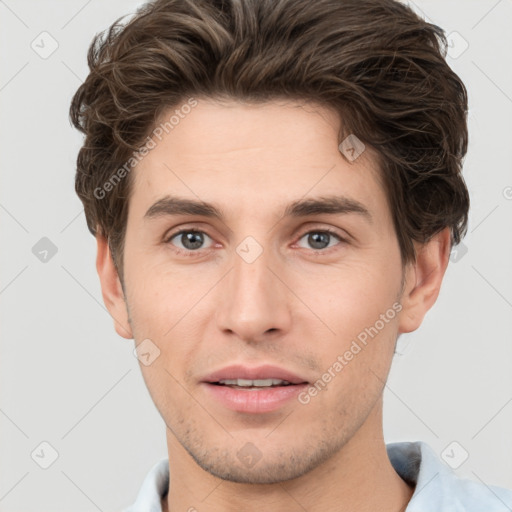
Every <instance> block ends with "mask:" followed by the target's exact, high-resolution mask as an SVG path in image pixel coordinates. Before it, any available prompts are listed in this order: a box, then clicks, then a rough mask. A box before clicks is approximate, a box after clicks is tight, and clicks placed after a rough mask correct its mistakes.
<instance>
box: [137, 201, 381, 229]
mask: <svg viewBox="0 0 512 512" xmlns="http://www.w3.org/2000/svg"><path fill="white" fill-rule="evenodd" d="M348 213H355V214H357V215H360V216H361V217H362V218H364V219H365V220H366V221H367V222H369V223H370V224H371V223H372V222H373V218H372V215H371V213H370V211H369V210H368V209H367V208H366V207H365V206H364V205H363V204H362V203H360V202H359V201H356V200H354V199H351V198H348V197H345V196H322V197H318V198H309V199H299V200H297V201H294V202H292V203H290V204H289V205H287V206H286V208H285V211H284V214H283V217H307V216H311V215H320V214H328V215H339V214H348ZM172 215H190V216H192V215H198V216H202V217H209V218H216V219H219V220H223V219H224V218H225V214H224V212H223V211H222V209H221V208H218V207H217V206H215V205H214V204H211V203H206V202H204V201H196V200H194V199H188V198H184V197H176V196H169V195H168V196H165V197H162V198H161V199H159V200H158V201H156V202H155V203H154V204H153V205H151V206H150V208H149V209H148V210H147V212H146V213H145V215H144V218H145V219H154V218H158V217H166V216H172Z"/></svg>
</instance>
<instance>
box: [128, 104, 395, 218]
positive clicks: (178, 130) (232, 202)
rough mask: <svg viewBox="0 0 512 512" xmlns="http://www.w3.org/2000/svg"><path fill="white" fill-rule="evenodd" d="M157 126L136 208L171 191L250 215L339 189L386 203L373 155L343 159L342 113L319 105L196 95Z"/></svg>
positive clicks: (138, 172) (138, 180)
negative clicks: (341, 141)
mask: <svg viewBox="0 0 512 512" xmlns="http://www.w3.org/2000/svg"><path fill="white" fill-rule="evenodd" d="M185 112H186V113H185ZM171 118H172V121H173V122H172V124H171V123H170V122H169V121H170V120H171ZM165 123H167V124H165ZM158 127H160V131H159V132H156V133H158V136H157V137H156V136H154V135H153V141H154V143H155V145H154V147H153V149H151V151H150V152H149V153H148V154H147V156H145V157H144V158H143V159H142V160H141V161H140V162H139V163H138V164H137V166H136V167H135V169H134V171H133V174H134V176H133V177H134V184H133V190H132V197H131V202H133V203H134V204H133V207H134V208H135V209H142V208H146V210H147V208H149V207H150V206H151V205H152V204H154V202H155V201H158V200H159V199H161V198H162V197H163V196H165V195H175V196H180V197H189V198H190V199H196V200H204V201H208V202H211V203H216V204H224V205H225V209H227V210H229V209H230V208H232V209H234V208H237V210H238V211H240V209H243V210H245V211H246V212H250V211H251V209H252V211H254V208H257V209H258V211H259V210H261V209H263V208H264V207H265V206H267V205H268V206H269V207H270V205H272V204H277V203H279V205H280V206H281V209H282V208H283V207H286V205H288V204H290V203H291V202H294V201H295V202H296V201H297V200H299V199H301V198H307V197H317V196H327V195H333V194H341V195H343V196H347V197H348V199H352V200H354V201H358V202H360V203H362V204H366V205H367V206H368V209H372V208H373V207H374V206H377V207H378V206H379V202H380V203H382V201H383V200H384V201H385V195H384V191H383V187H382V183H381V179H380V174H379V170H378V166H377V160H376V155H375V152H374V151H373V150H372V149H371V148H369V147H366V148H365V150H364V152H363V153H362V154H361V155H360V156H359V157H358V158H357V159H356V160H354V161H352V162H350V161H348V160H347V159H345V158H344V157H343V156H342V154H341V153H340V150H339V147H338V146H339V142H340V141H339V131H340V118H339V116H338V114H337V113H336V112H335V111H333V110H331V109H328V108H325V107H321V106H319V105H315V104H312V103H304V102H295V101H287V102H284V101H280V102H277V101H274V102H268V103H260V104H247V103H242V102H237V101H223V102H218V101H213V100H206V99H198V100H196V105H195V106H194V107H192V108H187V109H183V110H180V106H176V107H173V109H169V110H168V111H167V112H165V113H164V114H163V115H162V117H161V118H160V120H159V123H157V124H156V129H158ZM153 134H155V132H153ZM226 203H227V204H226ZM380 206H381V207H382V206H384V205H382V204H381V205H380ZM130 209H132V208H130ZM146 210H144V212H142V211H138V214H139V215H140V214H141V213H142V214H144V213H145V212H146Z"/></svg>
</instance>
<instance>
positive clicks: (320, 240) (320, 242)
mask: <svg viewBox="0 0 512 512" xmlns="http://www.w3.org/2000/svg"><path fill="white" fill-rule="evenodd" d="M306 237H307V243H308V244H310V245H311V246H312V247H313V249H327V248H329V247H331V246H330V245H329V242H330V241H332V238H336V239H337V240H338V241H339V242H341V241H343V240H342V238H341V237H340V236H338V235H337V234H336V233H333V232H332V231H308V232H307V233H305V234H304V235H302V236H301V238H300V240H302V239H303V238H306Z"/></svg>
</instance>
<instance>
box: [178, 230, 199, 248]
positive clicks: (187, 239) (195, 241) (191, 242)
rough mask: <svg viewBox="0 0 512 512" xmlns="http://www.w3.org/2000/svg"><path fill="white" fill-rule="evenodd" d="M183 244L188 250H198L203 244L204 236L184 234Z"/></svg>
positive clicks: (182, 237)
mask: <svg viewBox="0 0 512 512" xmlns="http://www.w3.org/2000/svg"><path fill="white" fill-rule="evenodd" d="M181 243H182V244H183V246H184V247H186V248H187V249H198V248H199V247H200V246H201V244H202V243H203V236H202V234H201V233H194V232H189V233H183V235H181Z"/></svg>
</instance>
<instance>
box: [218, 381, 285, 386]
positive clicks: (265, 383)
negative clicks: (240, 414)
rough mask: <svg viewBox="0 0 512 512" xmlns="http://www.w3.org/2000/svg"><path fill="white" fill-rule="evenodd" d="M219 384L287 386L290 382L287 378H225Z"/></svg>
mask: <svg viewBox="0 0 512 512" xmlns="http://www.w3.org/2000/svg"><path fill="white" fill-rule="evenodd" d="M219 384H225V385H226V386H240V387H258V388H260V387H261V388H264V387H270V386H283V385H284V386H286V385H289V384H290V383H289V382H288V381H287V380H280V379H255V380H250V379H224V380H220V381H219Z"/></svg>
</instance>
